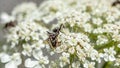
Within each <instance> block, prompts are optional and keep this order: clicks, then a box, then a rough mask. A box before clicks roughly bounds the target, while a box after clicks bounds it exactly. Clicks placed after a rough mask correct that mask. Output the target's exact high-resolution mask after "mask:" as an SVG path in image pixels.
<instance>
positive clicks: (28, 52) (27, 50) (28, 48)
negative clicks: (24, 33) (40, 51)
mask: <svg viewBox="0 0 120 68" xmlns="http://www.w3.org/2000/svg"><path fill="white" fill-rule="evenodd" d="M23 49H24V50H23V51H22V54H23V55H25V56H26V55H27V56H31V52H32V46H31V45H29V44H23Z"/></svg>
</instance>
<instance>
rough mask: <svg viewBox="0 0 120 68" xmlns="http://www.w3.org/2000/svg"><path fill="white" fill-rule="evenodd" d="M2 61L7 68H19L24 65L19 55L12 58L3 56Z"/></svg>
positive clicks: (15, 54)
mask: <svg viewBox="0 0 120 68" xmlns="http://www.w3.org/2000/svg"><path fill="white" fill-rule="evenodd" d="M1 59H2V60H1V62H3V63H6V64H5V68H18V65H20V64H21V63H22V59H21V57H20V54H19V53H14V54H13V55H12V56H10V55H7V54H3V55H2V56H1Z"/></svg>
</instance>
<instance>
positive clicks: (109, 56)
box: [103, 47, 116, 61]
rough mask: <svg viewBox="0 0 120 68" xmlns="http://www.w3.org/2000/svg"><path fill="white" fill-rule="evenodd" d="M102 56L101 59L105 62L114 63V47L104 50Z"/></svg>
mask: <svg viewBox="0 0 120 68" xmlns="http://www.w3.org/2000/svg"><path fill="white" fill-rule="evenodd" d="M104 52H105V53H104V54H103V58H104V60H105V61H114V60H115V59H116V58H115V56H114V55H115V54H116V51H115V50H114V47H111V48H109V49H104Z"/></svg>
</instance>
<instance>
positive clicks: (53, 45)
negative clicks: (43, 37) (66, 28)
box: [47, 24, 63, 49]
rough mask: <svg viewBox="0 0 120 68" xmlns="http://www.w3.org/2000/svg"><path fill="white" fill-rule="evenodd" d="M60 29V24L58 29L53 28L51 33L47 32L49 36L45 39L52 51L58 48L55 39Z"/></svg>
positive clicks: (57, 42) (58, 44) (58, 43)
mask: <svg viewBox="0 0 120 68" xmlns="http://www.w3.org/2000/svg"><path fill="white" fill-rule="evenodd" d="M62 27H63V24H61V25H60V27H59V28H58V27H57V28H54V29H53V30H52V32H49V31H47V33H48V36H49V37H48V39H47V42H48V43H49V45H50V47H51V48H52V49H54V48H56V47H57V46H60V42H59V41H58V39H57V37H58V35H59V33H60V30H61V28H62Z"/></svg>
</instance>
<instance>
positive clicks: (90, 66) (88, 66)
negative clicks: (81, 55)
mask: <svg viewBox="0 0 120 68" xmlns="http://www.w3.org/2000/svg"><path fill="white" fill-rule="evenodd" d="M83 66H84V68H95V62H89V61H85V63H84V65H83Z"/></svg>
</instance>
